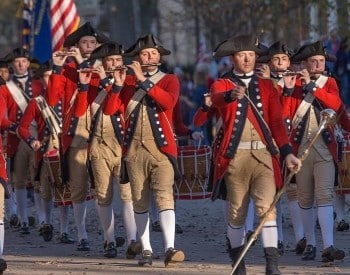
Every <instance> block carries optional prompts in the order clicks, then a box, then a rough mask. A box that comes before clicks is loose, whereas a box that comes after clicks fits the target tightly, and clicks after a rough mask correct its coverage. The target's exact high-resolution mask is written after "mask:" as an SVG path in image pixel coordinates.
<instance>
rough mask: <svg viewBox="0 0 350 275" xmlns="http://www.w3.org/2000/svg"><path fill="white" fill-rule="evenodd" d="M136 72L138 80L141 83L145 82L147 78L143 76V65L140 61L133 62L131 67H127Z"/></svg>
mask: <svg viewBox="0 0 350 275" xmlns="http://www.w3.org/2000/svg"><path fill="white" fill-rule="evenodd" d="M127 66H128V67H129V68H130V69H132V70H133V71H134V74H135V76H136V79H137V80H138V81H140V82H144V81H145V80H146V79H147V78H146V77H145V76H144V75H143V72H142V68H141V64H140V62H138V61H133V62H132V63H131V64H130V65H127Z"/></svg>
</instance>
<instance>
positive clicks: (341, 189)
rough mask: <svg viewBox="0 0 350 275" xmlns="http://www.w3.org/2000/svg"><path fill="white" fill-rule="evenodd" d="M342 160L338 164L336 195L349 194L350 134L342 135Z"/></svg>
mask: <svg viewBox="0 0 350 275" xmlns="http://www.w3.org/2000/svg"><path fill="white" fill-rule="evenodd" d="M342 148H343V151H342V159H341V161H339V163H338V169H339V172H338V179H339V184H338V187H337V190H336V192H337V193H338V194H350V133H346V134H343V146H342Z"/></svg>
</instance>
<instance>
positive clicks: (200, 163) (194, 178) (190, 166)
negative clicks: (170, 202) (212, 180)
mask: <svg viewBox="0 0 350 275" xmlns="http://www.w3.org/2000/svg"><path fill="white" fill-rule="evenodd" d="M210 158H211V148H210V147H209V146H180V147H178V156H177V163H178V167H179V170H180V172H181V179H180V180H178V181H176V182H175V190H174V193H175V198H176V199H178V200H198V199H206V198H210V197H211V193H210V192H208V191H207V186H208V180H209V167H210Z"/></svg>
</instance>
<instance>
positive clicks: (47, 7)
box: [21, 0, 80, 62]
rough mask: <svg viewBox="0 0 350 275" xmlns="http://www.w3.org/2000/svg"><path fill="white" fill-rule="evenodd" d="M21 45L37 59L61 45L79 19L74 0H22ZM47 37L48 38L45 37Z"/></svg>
mask: <svg viewBox="0 0 350 275" xmlns="http://www.w3.org/2000/svg"><path fill="white" fill-rule="evenodd" d="M21 4H22V22H23V23H22V47H24V48H26V49H27V50H29V52H30V53H31V56H32V57H34V58H36V59H38V60H39V61H40V62H45V61H47V60H48V59H50V58H51V56H52V52H53V51H57V50H59V49H61V48H62V46H63V42H64V40H65V39H66V37H67V36H68V35H69V34H71V33H72V32H74V31H75V30H76V29H77V28H78V26H79V22H80V17H79V14H78V12H77V9H76V6H75V1H74V0H35V1H34V0H23V1H22V3H21ZM50 37H51V39H49V38H50Z"/></svg>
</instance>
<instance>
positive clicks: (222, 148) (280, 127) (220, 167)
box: [210, 77, 292, 199]
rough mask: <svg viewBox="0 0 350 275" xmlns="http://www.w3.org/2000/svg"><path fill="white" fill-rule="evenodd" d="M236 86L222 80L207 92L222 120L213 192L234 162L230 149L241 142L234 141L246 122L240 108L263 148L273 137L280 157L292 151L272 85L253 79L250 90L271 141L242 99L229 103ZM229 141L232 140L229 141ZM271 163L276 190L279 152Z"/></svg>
mask: <svg viewBox="0 0 350 275" xmlns="http://www.w3.org/2000/svg"><path fill="white" fill-rule="evenodd" d="M235 86H236V84H235V83H234V82H233V81H231V80H229V79H226V78H221V79H218V80H217V81H215V82H214V84H213V85H212V87H211V89H210V91H211V92H210V95H211V100H212V102H213V106H214V107H215V108H217V109H218V111H219V112H220V116H221V117H222V119H223V132H222V133H221V132H220V133H219V135H220V140H217V141H216V144H215V145H214V146H215V147H216V148H215V151H216V153H215V156H214V160H213V161H214V174H213V185H214V190H215V188H216V185H217V184H219V183H221V182H222V179H223V177H224V174H225V172H226V170H227V168H228V165H229V163H230V161H231V160H232V159H234V155H235V153H236V151H235V150H234V149H232V148H234V147H236V149H237V147H238V143H239V141H240V140H239V139H240V137H238V139H237V140H234V139H235V136H237V134H236V132H237V131H240V130H241V131H242V130H243V127H244V121H245V117H242V115H243V114H242V110H243V109H242V108H245V110H246V117H247V118H248V119H249V120H250V122H251V123H252V124H253V125H254V128H255V129H256V130H257V132H258V133H259V135H260V137H261V140H262V141H263V142H264V143H265V144H266V145H268V144H271V143H272V138H273V139H274V141H275V142H276V144H277V146H278V148H279V150H280V153H281V155H282V156H283V157H285V156H286V155H288V154H289V153H291V151H292V149H291V146H290V144H289V140H288V135H287V129H286V127H285V124H284V122H283V119H282V107H281V104H280V99H279V95H278V92H277V91H276V87H275V85H274V84H273V82H272V81H271V80H269V79H261V78H257V77H253V78H252V80H251V84H250V89H249V95H250V99H251V100H252V101H253V103H254V104H255V106H256V107H257V109H258V110H259V112H260V113H262V116H263V118H264V120H265V122H266V123H267V125H268V126H269V128H270V130H271V134H272V138H271V137H267V136H268V135H266V134H264V130H263V128H262V126H261V123H259V121H258V120H259V119H258V118H257V116H256V115H255V114H254V112H253V110H252V107H251V104H250V103H249V104H248V103H247V104H243V103H242V102H241V100H233V101H232V100H231V99H229V96H230V93H231V91H232V89H234V88H235ZM244 106H246V107H244ZM243 116H244V115H243ZM232 138H234V139H233V140H232ZM268 147H269V146H268ZM272 160H273V167H274V172H275V183H276V186H277V187H281V185H282V176H281V170H280V165H279V155H278V151H276V152H274V155H272ZM215 193H216V192H214V193H213V199H215V198H216V195H215Z"/></svg>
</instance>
